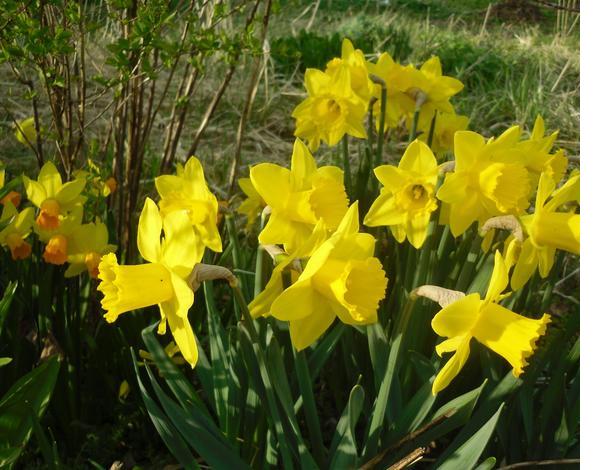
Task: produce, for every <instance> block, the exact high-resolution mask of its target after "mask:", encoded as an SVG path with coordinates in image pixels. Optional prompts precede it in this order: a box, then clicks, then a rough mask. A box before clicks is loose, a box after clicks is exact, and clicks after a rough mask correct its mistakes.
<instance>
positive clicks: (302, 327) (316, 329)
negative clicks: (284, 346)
mask: <svg viewBox="0 0 600 470" xmlns="http://www.w3.org/2000/svg"><path fill="white" fill-rule="evenodd" d="M333 320H335V314H334V313H333V311H328V310H326V309H319V311H316V312H315V313H314V314H313V315H310V316H309V317H306V318H302V319H301V320H295V321H291V322H290V336H291V339H292V344H293V345H294V347H295V348H296V350H298V351H301V350H303V349H305V348H307V347H308V346H310V345H311V344H312V343H314V342H315V341H316V340H317V339H318V338H319V336H321V335H322V334H323V333H325V331H326V330H327V328H329V326H330V325H331V324H332V323H333Z"/></svg>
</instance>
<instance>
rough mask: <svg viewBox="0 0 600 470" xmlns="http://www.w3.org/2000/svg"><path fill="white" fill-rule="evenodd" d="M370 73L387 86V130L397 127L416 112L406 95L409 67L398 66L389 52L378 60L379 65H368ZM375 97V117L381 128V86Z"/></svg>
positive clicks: (378, 86) (376, 89)
mask: <svg viewBox="0 0 600 470" xmlns="http://www.w3.org/2000/svg"><path fill="white" fill-rule="evenodd" d="M367 67H368V68H369V72H371V73H372V74H373V75H377V76H378V77H379V78H381V79H382V80H383V81H384V82H385V85H386V90H387V92H386V105H385V128H386V129H387V128H394V127H397V126H398V125H399V124H400V123H401V122H402V120H403V119H405V118H406V117H407V116H408V115H409V114H410V113H411V112H414V102H413V100H412V99H411V98H410V97H409V96H408V95H407V94H406V91H407V90H408V89H409V87H410V71H409V69H408V67H406V66H403V65H400V64H397V63H396V62H394V59H392V56H390V55H389V54H388V53H387V52H384V53H383V54H381V55H380V56H379V58H378V59H377V63H375V64H372V63H368V64H367ZM373 96H374V97H375V98H377V101H376V102H375V104H374V106H373V115H374V116H375V118H376V124H377V126H379V119H380V117H379V116H380V113H381V85H377V84H375V86H374V94H373Z"/></svg>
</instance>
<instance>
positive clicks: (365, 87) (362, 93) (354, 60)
mask: <svg viewBox="0 0 600 470" xmlns="http://www.w3.org/2000/svg"><path fill="white" fill-rule="evenodd" d="M342 68H347V69H348V70H349V71H350V86H351V87H352V90H353V91H354V93H356V94H357V95H358V96H359V97H360V98H361V99H362V100H363V101H364V102H365V104H367V105H368V103H369V99H370V98H371V95H372V93H373V82H371V80H370V79H369V70H368V69H367V61H366V59H365V55H364V54H363V52H362V51H361V50H360V49H354V46H353V45H352V42H351V41H350V40H349V39H347V38H344V40H343V41H342V57H341V58H340V57H336V58H334V59H332V60H330V61H329V62H328V63H327V69H326V70H325V73H327V74H329V75H332V76H335V74H336V73H338V72H339V70H340V69H342Z"/></svg>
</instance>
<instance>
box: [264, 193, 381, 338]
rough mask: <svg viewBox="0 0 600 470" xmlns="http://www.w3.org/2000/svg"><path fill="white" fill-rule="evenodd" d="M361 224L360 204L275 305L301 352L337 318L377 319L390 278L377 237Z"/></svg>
mask: <svg viewBox="0 0 600 470" xmlns="http://www.w3.org/2000/svg"><path fill="white" fill-rule="evenodd" d="M358 228H359V222H358V203H356V202H355V203H354V204H353V205H352V206H351V207H350V208H349V209H348V211H347V212H346V215H345V216H344V218H343V220H342V222H341V223H340V225H339V227H338V229H337V230H336V232H335V233H334V234H333V235H332V236H331V237H330V238H329V239H328V240H326V241H325V242H324V243H322V244H321V245H320V246H319V247H318V248H317V249H316V251H315V252H314V253H313V255H312V256H311V257H310V258H309V259H308V262H307V263H306V266H305V268H304V270H303V271H302V274H300V276H299V277H298V280H297V281H296V282H295V283H294V284H292V285H291V286H290V287H288V288H287V289H285V290H284V291H283V292H282V293H281V294H280V295H279V296H278V297H277V298H276V299H275V300H274V302H273V303H272V305H271V309H270V310H271V312H270V313H271V315H273V316H274V317H275V318H277V319H279V320H282V321H288V322H289V324H290V335H291V339H292V344H293V345H294V347H295V348H296V349H297V350H302V349H304V348H306V347H308V346H310V345H311V344H312V343H313V342H314V341H316V340H317V338H319V336H321V335H322V334H323V333H324V332H325V330H327V328H329V326H330V325H331V324H332V323H333V321H334V320H335V318H336V317H338V318H339V319H340V320H341V321H342V322H344V323H347V324H351V325H366V324H370V323H375V322H376V321H377V309H378V306H379V302H380V301H381V300H382V299H383V297H384V296H385V289H386V285H387V279H386V277H385V272H384V271H383V268H382V266H381V263H380V261H379V260H378V259H377V258H375V257H374V256H373V253H374V250H375V238H374V237H373V236H372V235H369V234H366V233H359V232H358Z"/></svg>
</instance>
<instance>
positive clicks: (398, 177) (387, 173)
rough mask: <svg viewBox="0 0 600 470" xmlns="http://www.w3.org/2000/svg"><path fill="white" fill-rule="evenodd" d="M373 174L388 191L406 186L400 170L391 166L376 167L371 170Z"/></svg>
mask: <svg viewBox="0 0 600 470" xmlns="http://www.w3.org/2000/svg"><path fill="white" fill-rule="evenodd" d="M413 143H414V142H413ZM411 145H412V144H411ZM413 148H414V147H413ZM373 172H374V173H375V176H376V177H377V179H378V180H379V181H380V182H381V184H383V185H384V186H385V187H386V189H388V190H389V191H392V190H394V189H398V188H401V187H402V186H404V185H405V184H406V180H405V178H403V177H402V173H401V172H400V170H399V169H398V168H397V167H395V166H393V165H381V166H378V167H377V168H375V169H374V170H373Z"/></svg>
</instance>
